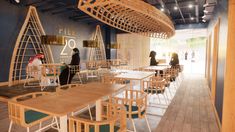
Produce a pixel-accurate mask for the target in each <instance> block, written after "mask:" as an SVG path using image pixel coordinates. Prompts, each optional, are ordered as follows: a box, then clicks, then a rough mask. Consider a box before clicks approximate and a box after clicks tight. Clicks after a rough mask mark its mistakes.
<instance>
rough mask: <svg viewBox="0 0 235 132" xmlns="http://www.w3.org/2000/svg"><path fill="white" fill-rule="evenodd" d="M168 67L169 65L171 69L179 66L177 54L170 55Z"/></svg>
mask: <svg viewBox="0 0 235 132" xmlns="http://www.w3.org/2000/svg"><path fill="white" fill-rule="evenodd" d="M169 65H171V67H176V66H178V65H179V57H178V54H177V53H172V56H171V61H170V63H169Z"/></svg>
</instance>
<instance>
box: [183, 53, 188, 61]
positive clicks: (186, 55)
mask: <svg viewBox="0 0 235 132" xmlns="http://www.w3.org/2000/svg"><path fill="white" fill-rule="evenodd" d="M184 59H185V60H187V59H188V52H187V51H186V52H185V54H184Z"/></svg>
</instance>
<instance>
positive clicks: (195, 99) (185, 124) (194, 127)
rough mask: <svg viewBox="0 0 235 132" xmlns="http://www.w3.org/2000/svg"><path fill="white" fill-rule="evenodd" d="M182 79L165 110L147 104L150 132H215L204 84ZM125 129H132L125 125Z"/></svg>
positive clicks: (3, 111)
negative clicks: (126, 127)
mask: <svg viewBox="0 0 235 132" xmlns="http://www.w3.org/2000/svg"><path fill="white" fill-rule="evenodd" d="M184 78H185V79H184V80H183V81H182V83H181V85H180V87H179V88H178V90H177V92H176V94H175V97H174V99H173V100H172V102H171V104H170V105H169V106H168V108H167V109H166V105H165V104H163V103H164V101H163V98H162V97H163V96H161V104H159V100H158V99H156V98H155V99H153V100H152V101H154V102H155V103H154V104H153V103H150V105H151V107H148V111H147V113H148V114H147V118H148V120H149V123H150V126H151V129H152V131H156V132H219V130H218V126H217V124H216V120H215V114H214V112H213V108H212V105H211V102H210V99H209V98H210V97H209V94H208V88H207V87H206V83H205V80H204V79H203V77H201V76H189V75H188V76H185V77H184ZM172 86H173V85H172ZM170 89H171V91H172V92H174V91H175V90H174V88H173V87H170ZM168 92H169V91H168ZM168 95H169V93H168ZM135 123H136V128H137V132H147V131H148V129H147V125H146V123H145V120H144V119H141V120H135ZM8 125H9V119H8V113H7V104H6V103H2V102H0V132H7V130H8ZM127 126H128V128H129V129H132V125H131V123H130V122H129V121H128V125H127ZM37 127H38V126H36V127H34V128H33V129H36V128H37ZM21 131H22V132H23V131H26V129H23V128H21V127H18V126H16V125H14V127H13V132H21ZM48 132H54V130H48Z"/></svg>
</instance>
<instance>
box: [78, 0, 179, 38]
mask: <svg viewBox="0 0 235 132" xmlns="http://www.w3.org/2000/svg"><path fill="white" fill-rule="evenodd" d="M78 8H79V9H80V10H82V11H84V12H85V13H87V14H88V15H90V16H92V17H94V18H95V19H97V20H100V21H102V22H104V23H106V24H108V25H110V26H112V27H115V28H118V29H120V30H123V31H126V32H130V33H136V34H140V35H144V36H148V37H156V38H169V37H171V36H173V35H174V34H175V28H174V25H173V23H172V21H171V20H170V19H169V18H168V16H166V15H165V14H164V13H162V12H161V11H159V10H158V9H156V8H155V7H153V6H151V5H149V4H147V3H145V2H144V1H142V0H79V2H78Z"/></svg>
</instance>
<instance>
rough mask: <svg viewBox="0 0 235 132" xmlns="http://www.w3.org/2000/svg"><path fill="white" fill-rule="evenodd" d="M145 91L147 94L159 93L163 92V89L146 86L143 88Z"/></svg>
mask: <svg viewBox="0 0 235 132" xmlns="http://www.w3.org/2000/svg"><path fill="white" fill-rule="evenodd" d="M144 92H145V93H148V94H150V93H151V94H159V93H162V92H164V90H161V89H155V88H153V89H152V88H148V89H145V90H144Z"/></svg>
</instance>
